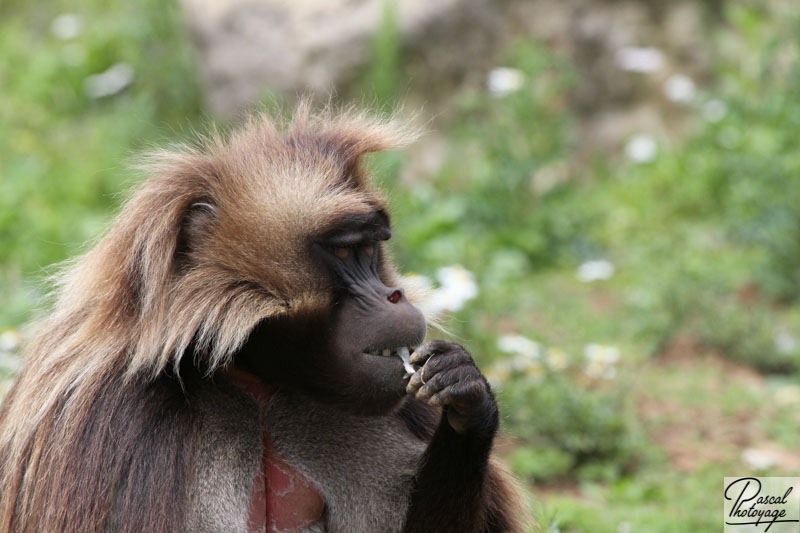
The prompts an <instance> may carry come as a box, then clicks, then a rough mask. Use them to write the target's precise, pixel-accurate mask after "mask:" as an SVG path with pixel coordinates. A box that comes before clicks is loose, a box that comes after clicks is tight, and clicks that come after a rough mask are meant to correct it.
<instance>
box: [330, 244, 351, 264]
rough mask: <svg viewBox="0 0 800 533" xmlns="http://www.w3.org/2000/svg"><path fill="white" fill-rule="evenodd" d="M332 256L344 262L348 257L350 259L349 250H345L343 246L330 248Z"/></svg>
mask: <svg viewBox="0 0 800 533" xmlns="http://www.w3.org/2000/svg"><path fill="white" fill-rule="evenodd" d="M331 251H332V252H333V255H335V256H336V257H338V258H339V259H341V260H342V261H344V260H345V259H347V258H348V257H350V248H345V247H344V246H337V247H334V248H331Z"/></svg>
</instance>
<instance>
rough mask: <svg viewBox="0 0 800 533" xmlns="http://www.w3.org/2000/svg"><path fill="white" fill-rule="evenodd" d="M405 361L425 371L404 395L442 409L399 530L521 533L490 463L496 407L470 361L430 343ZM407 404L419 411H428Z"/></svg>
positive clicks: (457, 350)
mask: <svg viewBox="0 0 800 533" xmlns="http://www.w3.org/2000/svg"><path fill="white" fill-rule="evenodd" d="M412 362H413V363H415V364H422V363H424V366H423V367H422V368H421V369H420V370H419V371H417V373H416V374H414V376H412V378H411V381H410V382H409V384H408V392H409V393H411V394H413V395H414V396H415V397H416V399H417V400H422V401H423V402H426V403H427V404H428V405H432V406H441V407H443V415H442V416H441V417H440V420H439V421H438V426H436V428H435V430H433V435H432V436H431V437H430V443H429V445H428V448H427V450H426V452H425V454H424V456H423V458H422V464H421V467H420V470H419V471H418V473H417V476H416V478H415V481H414V486H413V488H412V493H411V499H410V505H409V509H408V513H407V515H406V524H405V528H404V530H403V531H404V532H405V533H451V532H452V533H500V532H506V531H508V532H511V531H521V529H519V527H520V526H519V525H518V522H517V517H515V516H513V515H512V513H513V510H512V509H513V507H514V506H515V505H516V501H515V500H514V491H513V489H512V488H511V487H510V486H509V483H508V480H507V479H505V477H506V476H505V474H504V473H503V471H502V470H501V469H500V468H498V467H497V466H496V465H494V464H493V462H492V461H491V460H490V454H491V448H492V442H493V440H494V436H495V433H496V432H497V426H498V421H499V415H498V410H497V404H496V403H495V400H494V396H493V395H492V393H491V390H490V389H489V385H488V384H487V383H486V379H485V378H484V377H483V375H482V374H481V373H480V371H479V370H478V368H477V367H476V366H475V363H474V362H473V360H472V357H471V356H470V355H469V353H467V352H466V350H464V348H463V347H461V346H460V345H458V344H453V343H448V342H444V341H433V342H431V343H429V344H427V345H426V346H423V347H421V348H420V349H418V350H417V351H416V352H415V354H414V355H413V356H412ZM423 381H424V382H423ZM411 402H413V403H415V404H417V405H418V407H417V408H416V409H415V410H416V411H418V412H419V411H420V410H422V409H424V408H425V407H427V406H426V405H424V404H423V405H420V402H419V401H414V400H411ZM411 402H410V403H411ZM413 403H412V405H413ZM407 410H408V409H407ZM425 418H428V419H429V418H430V415H427V417H426V416H424V415H423V416H419V417H418V420H417V423H418V424H420V420H424V419H425Z"/></svg>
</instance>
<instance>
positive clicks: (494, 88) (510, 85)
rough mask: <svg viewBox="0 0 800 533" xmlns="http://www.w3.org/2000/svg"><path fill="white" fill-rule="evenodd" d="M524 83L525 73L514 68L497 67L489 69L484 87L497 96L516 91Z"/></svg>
mask: <svg viewBox="0 0 800 533" xmlns="http://www.w3.org/2000/svg"><path fill="white" fill-rule="evenodd" d="M523 83H525V75H524V74H523V73H522V72H521V71H519V70H517V69H514V68H508V67H498V68H494V69H492V70H491V71H489V75H488V76H487V78H486V88H487V89H488V90H489V92H490V93H491V94H492V95H493V96H496V97H498V98H501V97H503V96H506V95H509V94H511V93H513V92H514V91H518V90H519V89H520V88H521V87H522V84H523Z"/></svg>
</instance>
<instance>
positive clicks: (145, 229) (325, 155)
mask: <svg viewBox="0 0 800 533" xmlns="http://www.w3.org/2000/svg"><path fill="white" fill-rule="evenodd" d="M406 137H407V134H405V133H404V132H403V130H402V129H398V128H397V126H396V125H394V124H392V123H391V122H386V121H383V122H382V121H376V120H374V119H372V118H369V117H366V116H364V115H359V114H352V113H350V114H343V115H340V116H331V115H326V116H312V115H310V114H309V113H308V111H307V108H305V107H301V108H300V109H299V110H298V111H297V112H296V114H295V118H294V120H293V121H292V122H291V124H290V125H289V126H288V127H286V128H281V127H280V126H276V125H275V124H274V123H273V122H272V121H271V120H269V119H268V118H267V117H264V116H259V117H256V118H254V119H252V120H251V121H250V122H249V123H248V124H247V125H245V126H244V127H243V128H241V129H240V130H238V131H237V132H234V133H232V134H230V135H229V136H227V137H226V138H222V137H219V136H217V137H213V138H211V139H210V140H209V141H207V142H205V143H203V144H202V145H201V146H200V147H199V148H183V149H181V150H178V151H165V152H161V153H158V154H156V155H155V156H153V157H152V159H151V161H150V162H149V163H148V164H146V165H145V168H146V170H147V171H148V172H149V174H150V177H149V179H147V180H146V181H144V182H143V184H142V186H141V187H140V189H139V190H138V191H137V192H136V194H135V195H134V196H133V197H132V198H131V200H130V201H129V202H128V203H127V205H126V206H125V208H124V210H123V212H122V213H121V215H120V216H119V218H118V219H117V221H116V224H115V225H114V227H113V228H112V230H111V231H110V233H109V234H108V235H107V236H106V237H105V238H104V239H103V240H102V241H101V242H100V244H99V245H98V246H97V247H96V248H95V249H94V250H92V251H91V252H89V254H88V255H87V257H86V258H85V259H84V261H83V262H82V263H80V264H78V265H76V267H75V268H73V269H72V270H71V271H70V272H68V273H67V277H68V278H71V279H68V280H66V283H67V284H69V286H70V287H72V290H71V292H70V293H69V298H70V301H62V302H61V304H62V307H64V308H71V309H72V312H74V313H77V314H81V315H82V316H85V314H86V313H90V314H92V315H94V316H96V320H97V321H102V326H99V327H103V328H106V329H107V331H117V332H119V333H120V336H122V337H124V338H122V339H117V340H119V341H120V342H123V343H126V345H127V347H126V348H125V349H124V353H125V354H126V356H127V357H128V359H127V361H126V364H127V365H128V369H129V372H130V373H140V372H145V373H150V374H151V375H152V374H156V373H159V372H162V371H166V370H168V369H169V368H170V367H173V368H174V369H175V370H176V371H178V369H179V368H180V367H181V365H185V364H194V365H196V366H198V367H200V368H201V369H203V370H204V371H206V372H208V373H213V372H216V371H218V370H221V369H225V368H228V367H231V366H235V367H237V368H239V369H241V370H244V371H246V372H249V373H251V374H253V375H255V376H257V377H258V378H259V379H260V380H261V381H262V382H263V383H265V384H268V385H275V386H278V387H289V388H294V389H296V390H299V391H302V392H307V393H311V394H313V395H315V396H316V397H323V398H324V399H325V400H327V401H334V402H338V403H340V404H342V405H347V406H352V407H355V408H358V409H360V410H365V411H372V412H380V411H384V410H386V409H389V408H391V407H392V406H393V405H395V404H396V403H397V402H398V401H399V400H400V399H401V398H402V397H403V395H404V391H405V380H404V379H403V378H404V373H405V371H404V369H403V364H402V361H401V360H400V358H399V357H395V356H386V355H384V354H386V353H389V354H391V353H394V352H396V351H397V349H398V348H401V347H408V348H409V349H413V348H414V347H415V346H416V345H418V344H420V343H421V342H422V340H423V338H424V336H425V320H424V318H423V316H422V314H421V312H420V311H419V310H418V309H417V308H415V307H414V306H413V305H412V304H411V303H410V302H409V300H408V299H407V298H406V294H405V292H404V289H403V287H402V283H401V281H400V279H401V278H400V277H399V276H398V275H397V273H396V272H395V270H394V268H393V267H392V266H391V263H390V261H389V258H388V257H387V251H386V249H385V242H386V241H387V240H388V239H389V237H390V236H391V229H390V225H389V215H388V213H387V205H386V202H385V200H384V199H383V198H382V197H381V195H380V194H379V193H378V191H377V190H376V189H375V188H374V187H373V185H372V183H371V180H370V178H369V176H368V175H367V174H366V173H365V171H364V169H363V166H362V164H361V159H362V156H363V155H364V154H365V153H368V152H373V151H378V150H384V149H388V148H392V147H395V146H397V145H398V144H401V143H403V142H404V141H405V140H406ZM75 287H80V288H81V290H77V291H76V290H75ZM76 295H77V296H76Z"/></svg>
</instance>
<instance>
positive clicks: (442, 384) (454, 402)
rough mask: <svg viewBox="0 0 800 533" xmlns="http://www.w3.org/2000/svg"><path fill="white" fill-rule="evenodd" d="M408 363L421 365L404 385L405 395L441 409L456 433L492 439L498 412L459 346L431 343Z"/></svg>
mask: <svg viewBox="0 0 800 533" xmlns="http://www.w3.org/2000/svg"><path fill="white" fill-rule="evenodd" d="M411 364H413V365H421V367H420V369H419V370H417V371H416V372H415V373H414V375H413V376H411V379H410V380H409V382H408V386H407V388H406V390H407V392H408V393H409V394H412V395H414V396H416V397H417V398H418V399H420V400H422V401H425V402H427V403H428V404H430V405H433V406H440V407H443V408H444V411H445V414H446V416H447V421H448V423H449V424H450V426H451V427H452V428H453V429H454V430H455V431H456V433H459V434H465V433H473V432H474V433H477V434H480V435H483V436H486V437H489V438H491V437H493V436H494V434H495V432H496V431H497V425H498V420H499V417H498V410H497V404H496V403H495V400H494V396H493V395H492V392H491V389H490V388H489V384H488V383H487V382H486V378H484V377H483V374H481V371H480V370H478V367H477V366H475V361H473V360H472V356H471V355H470V354H469V353H468V352H467V351H466V350H465V349H464V347H463V346H461V345H460V344H455V343H452V342H446V341H442V340H435V341H432V342H429V343H427V344H425V345H423V346H420V347H419V348H417V350H416V351H415V352H414V353H413V354H411Z"/></svg>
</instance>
